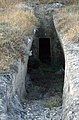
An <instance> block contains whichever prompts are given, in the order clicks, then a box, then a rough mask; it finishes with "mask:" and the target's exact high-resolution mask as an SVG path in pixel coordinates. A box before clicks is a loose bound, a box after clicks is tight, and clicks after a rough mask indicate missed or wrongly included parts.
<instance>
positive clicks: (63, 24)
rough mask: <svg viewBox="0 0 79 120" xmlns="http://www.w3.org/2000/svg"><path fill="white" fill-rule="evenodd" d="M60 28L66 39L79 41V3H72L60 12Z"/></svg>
mask: <svg viewBox="0 0 79 120" xmlns="http://www.w3.org/2000/svg"><path fill="white" fill-rule="evenodd" d="M58 16H59V21H58V23H59V25H58V30H59V31H61V32H64V39H66V40H74V41H78V39H77V38H78V36H79V5H70V6H66V7H65V8H63V9H62V10H61V11H60V12H59V13H58Z"/></svg>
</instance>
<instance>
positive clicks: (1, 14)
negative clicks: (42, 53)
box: [0, 0, 38, 70]
mask: <svg viewBox="0 0 79 120" xmlns="http://www.w3.org/2000/svg"><path fill="white" fill-rule="evenodd" d="M7 1H8V0H7ZM0 3H1V4H3V5H4V3H5V1H4V0H1V1H0ZM37 23H38V21H37V19H36V17H35V16H34V13H33V12H32V11H26V12H25V11H23V10H17V9H16V7H15V5H13V6H12V7H11V5H9V6H8V8H2V11H0V69H1V70H2V69H3V70H5V69H7V68H8V67H9V65H10V64H12V63H13V62H15V60H16V59H18V58H21V60H22V61H23V62H24V60H23V54H22V50H23V51H25V49H26V47H24V46H23V45H22V44H24V42H25V41H23V38H24V37H26V36H28V35H30V34H31V33H32V30H33V29H34V27H35V26H36V25H37Z"/></svg>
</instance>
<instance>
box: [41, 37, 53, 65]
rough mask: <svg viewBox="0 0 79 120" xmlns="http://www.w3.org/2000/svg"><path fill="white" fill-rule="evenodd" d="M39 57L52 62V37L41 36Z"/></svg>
mask: <svg viewBox="0 0 79 120" xmlns="http://www.w3.org/2000/svg"><path fill="white" fill-rule="evenodd" d="M39 59H40V60H41V61H42V62H45V63H50V61H51V53H50V38H39Z"/></svg>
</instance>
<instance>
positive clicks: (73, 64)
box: [53, 14, 79, 120]
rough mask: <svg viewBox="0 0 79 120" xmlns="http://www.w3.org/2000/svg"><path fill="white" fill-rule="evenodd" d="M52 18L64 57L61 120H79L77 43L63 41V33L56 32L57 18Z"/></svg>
mask: <svg viewBox="0 0 79 120" xmlns="http://www.w3.org/2000/svg"><path fill="white" fill-rule="evenodd" d="M53 18H54V24H55V28H56V31H57V33H58V36H59V38H60V42H61V44H62V47H63V49H64V55H65V78H64V88H63V104H62V108H63V113H62V120H79V43H75V42H74V41H72V40H70V41H69V40H67V39H64V32H62V33H61V32H60V31H59V30H58V24H59V22H58V20H59V19H60V18H59V16H57V14H54V16H53Z"/></svg>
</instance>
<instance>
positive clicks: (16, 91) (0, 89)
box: [0, 36, 33, 120]
mask: <svg viewBox="0 0 79 120" xmlns="http://www.w3.org/2000/svg"><path fill="white" fill-rule="evenodd" d="M26 41H28V44H27V45H26V51H27V52H26V55H24V63H22V61H21V59H18V60H17V61H16V63H15V64H14V65H11V66H10V71H7V72H1V73H0V119H1V120H9V119H10V120H16V119H17V118H19V120H20V119H21V120H22V118H21V113H22V111H23V109H22V106H21V104H20V100H22V99H23V98H25V96H26V91H25V77H26V75H27V64H28V59H29V55H30V49H31V45H32V41H33V36H29V37H26ZM15 111H17V112H15Z"/></svg>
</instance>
